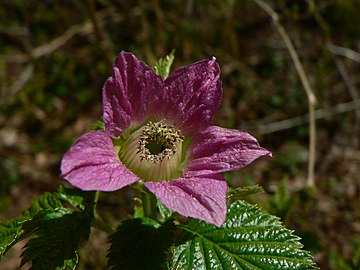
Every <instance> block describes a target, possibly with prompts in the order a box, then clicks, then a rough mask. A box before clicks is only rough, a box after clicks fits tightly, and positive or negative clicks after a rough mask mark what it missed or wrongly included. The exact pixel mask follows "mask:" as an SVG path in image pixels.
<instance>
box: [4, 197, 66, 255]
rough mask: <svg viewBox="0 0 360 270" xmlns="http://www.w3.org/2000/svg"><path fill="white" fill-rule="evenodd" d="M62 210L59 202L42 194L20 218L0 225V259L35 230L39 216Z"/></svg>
mask: <svg viewBox="0 0 360 270" xmlns="http://www.w3.org/2000/svg"><path fill="white" fill-rule="evenodd" d="M61 209H63V207H62V205H61V203H60V201H59V200H58V199H57V198H56V197H55V196H54V195H52V194H51V193H44V194H43V195H41V196H40V197H39V198H37V199H35V200H34V201H33V202H32V203H31V207H30V208H28V209H27V210H26V211H25V212H24V213H23V214H22V215H21V216H19V217H17V218H14V219H12V220H6V221H4V222H2V223H0V258H1V257H2V256H3V255H4V254H5V253H6V252H7V250H8V249H9V248H10V247H11V246H13V245H15V244H16V243H17V242H18V241H20V240H21V239H22V238H23V237H24V236H26V235H28V234H29V233H31V232H32V231H33V230H34V229H35V228H36V223H37V221H38V220H40V218H41V216H44V215H46V214H47V213H51V212H54V211H60V210H61Z"/></svg>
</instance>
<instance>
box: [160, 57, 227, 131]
mask: <svg viewBox="0 0 360 270" xmlns="http://www.w3.org/2000/svg"><path fill="white" fill-rule="evenodd" d="M165 85H166V87H167V90H166V91H167V92H166V94H167V101H166V103H165V104H166V105H164V107H163V115H162V118H164V119H167V120H170V121H173V122H174V123H172V124H174V125H175V127H176V128H178V129H180V130H181V132H182V134H183V135H194V134H196V133H198V132H199V131H200V130H202V129H204V128H206V127H208V126H209V125H210V123H211V121H212V118H213V115H214V113H215V112H216V111H217V109H218V108H219V105H220V101H221V96H222V88H221V81H220V68H219V65H218V64H217V63H216V60H215V58H212V59H211V60H203V61H200V62H197V63H195V64H192V65H189V66H187V67H183V68H179V69H177V70H175V71H174V72H173V73H171V74H170V76H169V77H168V78H167V79H166V80H165Z"/></svg>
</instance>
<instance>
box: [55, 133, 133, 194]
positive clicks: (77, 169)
mask: <svg viewBox="0 0 360 270" xmlns="http://www.w3.org/2000/svg"><path fill="white" fill-rule="evenodd" d="M61 176H62V177H63V178H65V179H66V180H67V181H68V182H70V184H72V185H73V186H75V187H78V188H80V189H83V190H102V191H113V190H117V189H120V188H122V187H124V186H127V185H129V184H131V183H134V182H136V181H139V177H137V176H136V175H135V174H133V173H132V172H131V171H130V170H129V169H128V168H126V167H125V166H124V165H123V164H122V163H121V162H120V160H119V158H118V156H117V154H116V152H115V149H114V146H113V143H112V140H111V138H110V137H109V134H108V133H107V132H106V131H92V132H89V133H86V134H84V135H82V136H81V137H80V138H79V139H78V140H77V141H76V142H75V143H74V144H73V145H72V146H71V148H70V149H69V151H68V152H67V153H66V154H65V155H64V157H63V159H62V161H61Z"/></svg>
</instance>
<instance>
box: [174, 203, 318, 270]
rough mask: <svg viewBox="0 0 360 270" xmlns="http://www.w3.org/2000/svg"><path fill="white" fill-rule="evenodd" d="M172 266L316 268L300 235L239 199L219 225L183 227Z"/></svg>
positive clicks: (194, 222) (193, 223)
mask: <svg viewBox="0 0 360 270" xmlns="http://www.w3.org/2000/svg"><path fill="white" fill-rule="evenodd" d="M181 229H182V230H183V231H184V233H183V234H182V236H180V237H179V245H177V246H176V247H175V248H174V254H173V255H174V256H173V260H172V268H173V269H181V270H186V269H267V270H272V269H274V270H275V269H279V270H280V269H281V270H284V269H315V268H316V267H315V266H314V263H313V262H312V260H311V256H310V254H309V253H308V252H306V251H303V250H301V248H302V245H301V243H300V242H299V238H298V237H297V236H294V235H293V234H292V232H291V231H290V230H288V229H286V228H284V227H283V226H282V224H281V222H280V221H279V220H278V218H276V217H274V216H270V215H268V214H264V213H262V212H261V209H260V208H259V207H257V206H254V205H251V204H248V203H246V202H244V201H237V202H235V203H234V204H232V205H231V206H230V208H229V210H228V216H227V219H226V221H225V223H224V224H223V225H222V226H221V227H220V228H216V227H215V226H213V225H209V224H206V223H204V222H201V221H195V220H193V221H191V222H190V224H189V225H187V226H182V227H181Z"/></svg>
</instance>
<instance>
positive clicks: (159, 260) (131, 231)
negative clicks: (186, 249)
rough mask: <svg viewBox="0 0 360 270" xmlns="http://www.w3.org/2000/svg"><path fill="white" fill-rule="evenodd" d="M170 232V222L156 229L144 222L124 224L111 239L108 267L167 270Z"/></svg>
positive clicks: (125, 269)
mask: <svg viewBox="0 0 360 270" xmlns="http://www.w3.org/2000/svg"><path fill="white" fill-rule="evenodd" d="M174 228H175V225H174V224H173V222H167V223H164V224H163V225H162V226H160V227H158V228H157V227H154V226H151V225H150V223H149V222H148V220H145V221H143V220H142V219H132V220H127V221H125V222H124V223H122V224H121V225H120V226H119V227H118V228H117V231H116V232H115V233H114V234H113V235H112V236H111V248H110V251H109V254H108V258H109V262H108V264H109V266H110V267H111V269H115V270H116V269H121V270H137V269H152V270H156V269H167V268H168V262H167V251H168V249H169V247H170V245H171V243H172V239H173V231H174Z"/></svg>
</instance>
